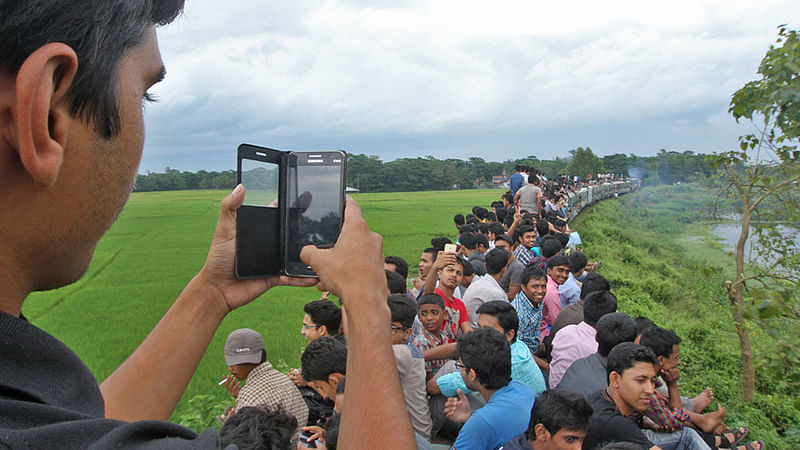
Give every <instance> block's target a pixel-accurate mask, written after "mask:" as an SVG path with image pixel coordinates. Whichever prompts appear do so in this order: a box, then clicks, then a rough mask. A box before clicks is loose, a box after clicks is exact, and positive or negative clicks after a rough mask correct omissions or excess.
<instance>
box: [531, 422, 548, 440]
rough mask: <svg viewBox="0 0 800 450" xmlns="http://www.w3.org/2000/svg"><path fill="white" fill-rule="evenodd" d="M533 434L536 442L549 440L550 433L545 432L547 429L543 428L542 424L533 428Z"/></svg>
mask: <svg viewBox="0 0 800 450" xmlns="http://www.w3.org/2000/svg"><path fill="white" fill-rule="evenodd" d="M533 432H534V434H535V435H536V440H537V441H542V442H544V441H546V440H548V439H550V432H549V431H547V428H545V427H544V424H541V423H537V424H536V426H534V427H533Z"/></svg>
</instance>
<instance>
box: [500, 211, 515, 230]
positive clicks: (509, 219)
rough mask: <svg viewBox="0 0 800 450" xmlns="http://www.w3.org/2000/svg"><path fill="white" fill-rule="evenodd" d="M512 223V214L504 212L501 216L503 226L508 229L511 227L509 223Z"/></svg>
mask: <svg viewBox="0 0 800 450" xmlns="http://www.w3.org/2000/svg"><path fill="white" fill-rule="evenodd" d="M513 224H514V215H513V214H506V215H505V217H503V226H504V227H505V228H506V229H508V228H511V225H513Z"/></svg>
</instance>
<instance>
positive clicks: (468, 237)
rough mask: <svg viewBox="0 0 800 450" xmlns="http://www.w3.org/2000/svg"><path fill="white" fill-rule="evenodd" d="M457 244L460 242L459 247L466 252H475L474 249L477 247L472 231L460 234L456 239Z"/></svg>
mask: <svg viewBox="0 0 800 450" xmlns="http://www.w3.org/2000/svg"><path fill="white" fill-rule="evenodd" d="M458 242H460V243H461V245H462V246H464V248H466V249H468V250H475V248H476V247H477V246H478V240H477V239H476V238H475V233H473V232H472V231H467V232H465V233H461V237H459V238H458Z"/></svg>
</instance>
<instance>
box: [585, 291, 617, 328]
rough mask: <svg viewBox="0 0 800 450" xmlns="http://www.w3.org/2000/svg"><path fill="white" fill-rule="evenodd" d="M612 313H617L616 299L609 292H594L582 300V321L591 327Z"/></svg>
mask: <svg viewBox="0 0 800 450" xmlns="http://www.w3.org/2000/svg"><path fill="white" fill-rule="evenodd" d="M612 312H617V297H616V296H614V294H612V293H611V292H610V291H595V292H592V293H591V294H589V295H587V296H586V298H585V299H583V321H584V322H586V323H587V324H589V325H591V326H592V327H594V326H595V325H597V321H598V320H600V318H601V317H603V316H605V315H606V314H608V313H612Z"/></svg>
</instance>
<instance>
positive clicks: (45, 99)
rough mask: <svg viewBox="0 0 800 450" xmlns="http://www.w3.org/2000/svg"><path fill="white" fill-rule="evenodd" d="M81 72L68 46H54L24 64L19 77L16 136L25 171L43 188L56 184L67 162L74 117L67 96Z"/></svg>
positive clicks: (14, 115)
mask: <svg viewBox="0 0 800 450" xmlns="http://www.w3.org/2000/svg"><path fill="white" fill-rule="evenodd" d="M77 70H78V56H77V55H76V54H75V51H74V50H72V48H70V47H69V46H68V45H66V44H62V43H57V42H56V43H50V44H47V45H44V46H42V47H40V48H38V49H37V50H36V51H34V52H33V53H31V54H30V56H28V58H26V59H25V61H24V62H23V63H22V66H20V68H19V71H18V72H17V77H16V91H15V100H14V106H13V108H14V114H13V117H14V134H15V136H16V145H17V151H18V152H19V158H20V161H21V163H22V165H23V167H24V168H25V170H26V171H27V172H28V173H29V174H30V176H31V178H32V179H33V181H34V182H35V183H36V184H37V185H38V186H40V187H43V188H47V187H50V186H52V185H53V184H55V182H56V180H57V179H58V173H59V171H60V170H61V165H62V163H63V161H64V147H66V144H67V138H68V134H69V122H70V119H71V118H72V117H71V114H70V111H69V105H68V104H67V102H66V94H67V91H68V90H69V88H70V86H71V85H72V81H73V79H74V77H75V73H76V71H77Z"/></svg>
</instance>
